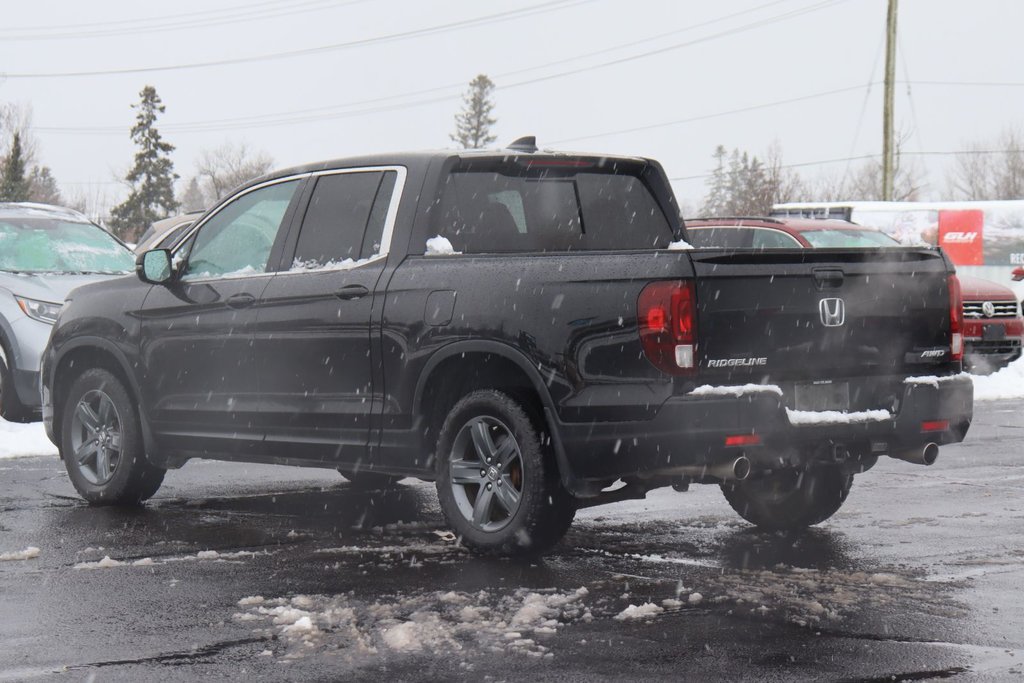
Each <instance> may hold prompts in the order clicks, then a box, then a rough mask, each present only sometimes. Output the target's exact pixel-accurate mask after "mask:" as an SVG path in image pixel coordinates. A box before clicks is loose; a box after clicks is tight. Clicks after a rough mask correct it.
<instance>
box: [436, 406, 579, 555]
mask: <svg viewBox="0 0 1024 683" xmlns="http://www.w3.org/2000/svg"><path fill="white" fill-rule="evenodd" d="M437 463H438V477H437V495H438V499H439V500H440V503H441V510H442V512H443V513H444V516H445V518H446V519H447V520H448V523H449V525H451V527H452V528H453V529H454V530H455V532H456V533H457V534H458V535H459V536H460V537H461V538H462V542H463V543H464V544H465V545H466V546H467V547H469V548H470V549H472V550H475V551H477V552H481V553H493V554H505V555H509V554H536V553H540V552H542V551H544V550H546V549H547V548H549V547H551V546H552V545H554V544H555V543H557V542H558V540H559V539H561V537H562V536H563V535H564V534H565V532H566V531H567V530H568V528H569V525H570V524H571V523H572V519H573V517H574V516H575V514H576V506H575V502H574V500H573V498H572V496H571V495H570V494H569V493H568V492H567V491H566V490H565V489H564V488H563V487H562V484H561V481H560V480H559V477H558V470H557V468H556V467H555V464H554V461H553V458H552V457H551V456H550V454H549V453H546V452H545V450H544V449H543V448H542V447H541V439H540V433H539V430H538V429H537V427H536V426H535V424H534V423H533V421H532V420H531V419H530V417H529V416H528V415H527V414H526V411H525V410H524V409H523V407H522V406H521V405H520V404H519V403H518V402H517V401H516V400H515V399H513V398H512V397H510V396H509V395H507V394H505V393H502V392H500V391H494V390H481V391H474V392H472V393H471V394H468V395H467V396H465V397H464V398H463V399H462V400H460V401H459V402H458V403H456V404H455V406H454V407H453V408H452V409H451V411H449V413H448V416H447V418H446V419H445V421H444V425H443V426H442V427H441V432H440V435H439V437H438V442H437Z"/></svg>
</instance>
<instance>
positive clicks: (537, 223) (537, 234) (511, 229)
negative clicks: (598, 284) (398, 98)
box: [431, 157, 674, 254]
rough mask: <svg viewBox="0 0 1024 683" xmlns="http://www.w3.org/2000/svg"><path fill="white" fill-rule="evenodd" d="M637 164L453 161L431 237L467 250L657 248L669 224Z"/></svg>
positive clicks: (665, 241)
mask: <svg viewBox="0 0 1024 683" xmlns="http://www.w3.org/2000/svg"><path fill="white" fill-rule="evenodd" d="M645 168H646V167H645V165H644V164H643V163H642V162H622V161H615V162H610V163H607V164H602V163H601V162H600V160H597V159H592V160H581V159H565V160H562V159H552V158H548V157H541V158H537V159H534V158H518V157H513V158H506V159H488V160H473V161H472V162H469V163H464V164H461V165H456V166H455V168H453V169H452V170H451V171H450V172H449V173H448V174H447V176H446V177H445V178H444V180H443V185H442V188H441V196H440V200H439V202H438V204H437V206H436V207H435V208H434V209H433V216H432V221H431V229H432V231H431V235H440V236H442V237H445V238H447V239H448V240H449V241H450V242H451V244H452V247H453V249H454V250H455V251H456V252H461V253H466V254H482V253H517V252H546V251H556V252H564V251H577V250H578V251H594V250H608V251H613V250H614V251H620V250H638V249H662V248H666V247H667V246H668V245H669V243H671V242H672V241H673V239H674V238H673V226H672V225H671V223H670V222H669V221H668V219H667V218H666V216H665V213H664V211H663V210H662V207H661V206H660V205H659V203H658V201H657V199H656V198H655V196H654V194H653V193H652V191H651V189H650V188H649V187H648V185H647V183H646V181H645V179H644V176H643V173H644V171H645Z"/></svg>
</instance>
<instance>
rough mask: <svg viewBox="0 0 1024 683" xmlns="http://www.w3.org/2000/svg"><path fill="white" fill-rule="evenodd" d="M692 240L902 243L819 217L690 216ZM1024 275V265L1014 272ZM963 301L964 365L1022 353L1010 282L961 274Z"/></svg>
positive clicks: (995, 364)
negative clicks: (1004, 282) (996, 281)
mask: <svg viewBox="0 0 1024 683" xmlns="http://www.w3.org/2000/svg"><path fill="white" fill-rule="evenodd" d="M686 229H687V233H688V234H689V241H690V243H691V244H693V246H695V247H698V248H715V247H721V248H725V249H801V248H803V249H813V248H815V247H818V248H842V247H898V246H901V245H900V243H899V242H898V241H897V240H895V239H893V238H892V237H890V236H889V235H886V234H885V233H884V232H882V231H880V230H876V229H875V228H869V227H865V226H863V225H857V224H856V223H849V222H847V221H841V220H821V219H814V218H785V219H777V218H698V219H690V220H687V221H686ZM1014 279H1015V280H1016V279H1024V268H1018V269H1017V270H1016V271H1014ZM960 289H961V292H962V294H963V302H964V344H965V348H964V368H965V369H968V370H972V371H974V372H976V373H988V372H994V371H995V370H998V369H999V368H1001V367H1003V366H1005V365H1007V364H1009V363H1011V362H1012V361H1014V360H1016V359H1017V358H1020V355H1021V336H1022V335H1024V319H1022V318H1021V311H1020V306H1019V305H1018V303H1017V299H1016V298H1015V296H1014V293H1013V291H1012V290H1011V289H1009V288H1008V287H1004V286H1002V285H999V284H996V283H995V282H989V281H988V280H982V279H979V278H975V277H968V276H964V275H961V276H960Z"/></svg>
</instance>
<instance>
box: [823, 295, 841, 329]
mask: <svg viewBox="0 0 1024 683" xmlns="http://www.w3.org/2000/svg"><path fill="white" fill-rule="evenodd" d="M818 313H819V314H820V315H821V324H822V325H824V326H825V327H839V326H841V325H842V324H843V323H845V322H846V304H845V303H844V302H843V300H842V299H822V300H821V301H819V302H818Z"/></svg>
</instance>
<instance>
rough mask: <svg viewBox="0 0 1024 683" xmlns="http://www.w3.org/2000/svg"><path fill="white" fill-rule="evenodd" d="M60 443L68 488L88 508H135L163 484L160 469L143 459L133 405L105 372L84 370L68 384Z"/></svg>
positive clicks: (124, 389) (137, 420)
mask: <svg viewBox="0 0 1024 683" xmlns="http://www.w3.org/2000/svg"><path fill="white" fill-rule="evenodd" d="M83 406H84V407H83ZM86 409H88V410H86ZM88 411H91V413H90V412H88ZM86 415H88V417H86ZM60 442H61V443H60V453H61V458H62V459H63V460H64V466H65V467H66V468H67V471H68V476H69V477H70V478H71V483H72V484H74V486H75V489H76V490H77V491H78V493H79V494H80V495H81V496H82V498H85V499H86V500H87V501H89V502H90V503H92V504H94V505H137V504H138V503H140V502H142V501H144V500H146V499H147V498H150V497H152V496H153V494H155V493H156V492H157V490H158V489H159V488H160V484H161V483H163V480H164V474H165V473H166V470H165V469H163V468H161V467H156V466H154V465H152V464H151V463H150V462H149V460H147V459H146V453H145V446H144V445H143V441H142V429H141V427H140V425H139V417H138V414H137V413H136V412H135V401H134V400H133V399H132V397H131V395H130V394H129V393H128V390H127V389H126V388H125V386H124V384H122V382H121V381H120V380H119V379H118V378H117V377H115V376H114V375H113V374H111V373H110V372H108V371H106V370H103V369H100V368H94V369H92V370H87V371H85V372H84V373H82V374H81V375H80V376H79V377H78V379H76V380H75V381H74V382H73V383H72V385H71V388H70V389H69V390H68V393H67V397H66V399H65V401H64V405H63V410H62V412H61V432H60ZM76 453H77V455H76ZM104 462H105V463H106V465H105V466H104V465H103V463H104Z"/></svg>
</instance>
